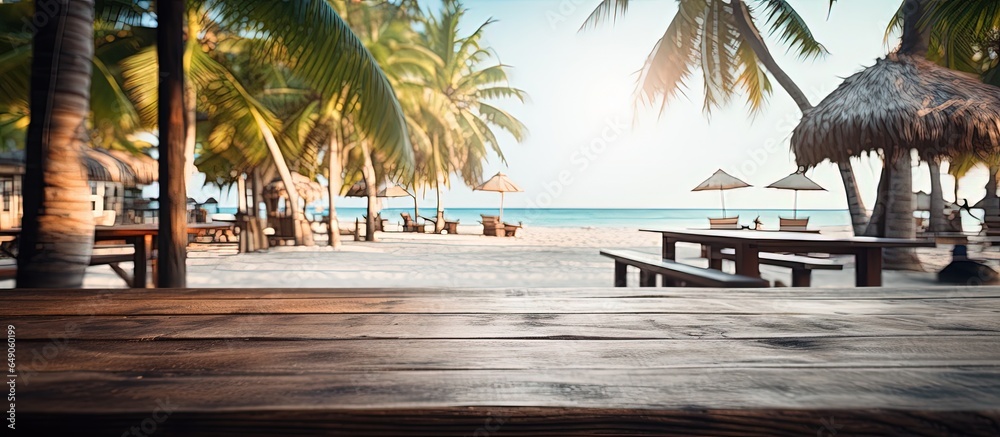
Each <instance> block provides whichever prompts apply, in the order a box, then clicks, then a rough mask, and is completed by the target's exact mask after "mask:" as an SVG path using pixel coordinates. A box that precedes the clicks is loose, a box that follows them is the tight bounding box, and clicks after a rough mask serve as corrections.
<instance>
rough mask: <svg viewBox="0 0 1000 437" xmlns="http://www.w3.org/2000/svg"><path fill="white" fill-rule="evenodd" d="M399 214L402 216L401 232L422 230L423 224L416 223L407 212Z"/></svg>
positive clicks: (421, 231)
mask: <svg viewBox="0 0 1000 437" xmlns="http://www.w3.org/2000/svg"><path fill="white" fill-rule="evenodd" d="M399 216H400V217H402V218H403V232H420V233H423V232H424V225H422V224H419V223H417V221H416V220H414V219H413V218H412V217H410V214H409V213H406V212H401V213H399Z"/></svg>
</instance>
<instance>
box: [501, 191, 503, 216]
mask: <svg viewBox="0 0 1000 437" xmlns="http://www.w3.org/2000/svg"><path fill="white" fill-rule="evenodd" d="M500 223H503V191H501V192H500Z"/></svg>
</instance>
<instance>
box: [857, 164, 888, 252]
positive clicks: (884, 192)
mask: <svg viewBox="0 0 1000 437" xmlns="http://www.w3.org/2000/svg"><path fill="white" fill-rule="evenodd" d="M889 174H890V172H889V167H888V166H882V173H881V175H879V179H878V188H877V190H876V197H875V208H874V209H873V210H872V218H871V220H869V221H868V226H867V227H866V229H865V232H864V234H863V235H864V236H866V237H881V236H883V235H885V215H886V205H887V204H888V203H889Z"/></svg>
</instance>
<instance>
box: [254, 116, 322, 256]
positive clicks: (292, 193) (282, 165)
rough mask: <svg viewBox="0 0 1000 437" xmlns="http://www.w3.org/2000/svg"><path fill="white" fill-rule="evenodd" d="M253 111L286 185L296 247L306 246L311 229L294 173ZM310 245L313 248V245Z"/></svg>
mask: <svg viewBox="0 0 1000 437" xmlns="http://www.w3.org/2000/svg"><path fill="white" fill-rule="evenodd" d="M251 111H252V113H253V117H254V119H255V120H257V125H258V126H259V127H260V130H261V133H263V134H264V143H265V144H267V150H268V151H269V152H270V153H271V160H272V161H273V162H274V167H275V168H276V169H277V170H278V175H279V176H281V182H283V183H284V184H285V192H287V193H288V205H287V208H288V211H289V213H290V214H291V216H292V230H293V233H294V235H295V245H296V246H302V245H305V244H306V241H307V239H306V238H305V237H304V233H306V232H308V229H309V227H308V226H306V225H304V223H305V214H303V212H302V207H301V206H300V205H299V199H301V197H299V191H298V190H297V189H296V187H295V181H294V180H293V179H292V172H291V171H289V170H288V164H287V163H286V162H285V157H284V156H283V155H282V154H281V149H280V148H279V147H278V142H277V140H275V139H274V134H272V133H271V129H270V128H268V127H267V124H266V123H264V119H263V117H261V115H260V114H258V113H257V112H256V110H253V109H251ZM308 241H310V242H311V241H312V238H311V236H310V237H309V238H308ZM309 245H310V246H311V244H309Z"/></svg>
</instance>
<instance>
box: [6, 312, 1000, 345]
mask: <svg viewBox="0 0 1000 437" xmlns="http://www.w3.org/2000/svg"><path fill="white" fill-rule="evenodd" d="M4 323H7V324H10V325H14V326H15V327H16V328H17V338H18V339H19V340H25V341H27V340H50V339H52V338H56V339H59V340H63V339H67V340H116V339H119V340H129V339H138V340H154V339H155V340H195V339H251V338H252V339H272V340H277V339H285V340H334V339H396V338H400V339H403V338H407V339H448V338H455V339H459V338H470V339H518V338H523V339H560V338H562V339H722V338H728V339H763V338H790V337H795V338H822V337H868V336H870V337H881V336H891V337H906V336H917V337H923V336H954V335H965V336H974V335H985V336H994V335H998V334H1000V318H998V317H997V316H996V314H995V313H987V314H983V313H978V314H963V315H962V316H961V317H960V318H957V317H941V316H938V315H933V314H931V315H920V316H864V317H862V316H850V317H845V316H842V315H836V314H822V315H788V314H764V315H720V314H602V315H600V316H599V317H595V316H594V315H591V314H473V315H467V314H364V315H357V314H266V315H261V314H235V315H222V316H187V315H182V316H128V317H121V316H71V317H32V316H29V317H12V318H5V319H4Z"/></svg>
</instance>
